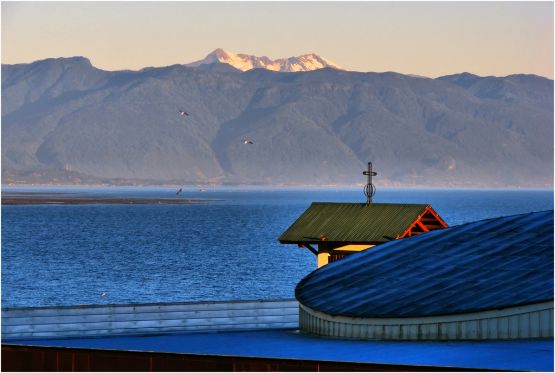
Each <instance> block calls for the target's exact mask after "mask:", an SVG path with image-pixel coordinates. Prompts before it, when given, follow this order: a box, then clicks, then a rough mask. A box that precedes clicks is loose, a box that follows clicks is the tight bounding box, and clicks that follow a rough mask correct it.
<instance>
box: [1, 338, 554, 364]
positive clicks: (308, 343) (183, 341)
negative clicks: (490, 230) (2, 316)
mask: <svg viewBox="0 0 555 373" xmlns="http://www.w3.org/2000/svg"><path fill="white" fill-rule="evenodd" d="M10 343H14V344H25V345H35V346H56V347H77V348H95V349H117V350H134V351H153V352H174V353H190V354H209V355H229V356H247V357H266V358H288V359H308V360H327V361H346V362H363V363H380V364H406V365H424V366H439V367H464V368H478V369H500V370H502V369H505V370H535V371H553V352H554V349H553V340H552V339H550V340H519V341H496V342H489V341H488V342H473V341H465V342H385V341H349V340H337V339H329V338H320V337H314V336H309V335H304V334H299V333H298V332H294V331H257V332H229V333H206V334H185V335H172V336H145V337H112V338H96V339H63V340H39V341H17V342H10Z"/></svg>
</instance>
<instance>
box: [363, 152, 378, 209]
mask: <svg viewBox="0 0 555 373" xmlns="http://www.w3.org/2000/svg"><path fill="white" fill-rule="evenodd" d="M362 174H363V175H368V184H366V186H365V187H364V194H365V195H366V204H367V205H370V204H371V203H372V197H373V196H374V194H376V187H375V186H374V184H372V176H376V175H377V174H378V173H377V172H373V171H372V162H368V171H362Z"/></svg>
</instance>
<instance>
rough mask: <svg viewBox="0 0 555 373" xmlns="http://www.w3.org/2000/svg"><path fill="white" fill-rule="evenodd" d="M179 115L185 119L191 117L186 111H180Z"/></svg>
mask: <svg viewBox="0 0 555 373" xmlns="http://www.w3.org/2000/svg"><path fill="white" fill-rule="evenodd" d="M179 115H181V116H182V117H184V116H189V113H187V112H186V111H183V110H179Z"/></svg>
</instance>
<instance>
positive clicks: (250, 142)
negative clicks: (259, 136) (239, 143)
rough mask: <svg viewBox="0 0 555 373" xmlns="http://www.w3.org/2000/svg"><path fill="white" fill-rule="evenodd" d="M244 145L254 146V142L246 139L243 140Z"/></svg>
mask: <svg viewBox="0 0 555 373" xmlns="http://www.w3.org/2000/svg"><path fill="white" fill-rule="evenodd" d="M243 144H245V145H247V144H250V145H253V144H254V142H253V141H252V140H248V139H244V140H243Z"/></svg>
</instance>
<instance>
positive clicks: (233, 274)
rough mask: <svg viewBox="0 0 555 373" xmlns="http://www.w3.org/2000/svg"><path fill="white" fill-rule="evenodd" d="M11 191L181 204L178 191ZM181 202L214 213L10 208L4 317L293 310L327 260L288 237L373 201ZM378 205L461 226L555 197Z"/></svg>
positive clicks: (462, 195)
mask: <svg viewBox="0 0 555 373" xmlns="http://www.w3.org/2000/svg"><path fill="white" fill-rule="evenodd" d="M2 190H3V191H38V192H52V191H57V192H69V193H76V194H79V195H97V196H124V197H167V198H173V197H175V189H171V188H116V187H114V188H76V187H71V188H69V187H67V188H64V187H59V188H54V187H49V188H38V187H33V188H31V187H25V188H23V187H19V188H3V189H2ZM182 196H183V197H184V198H201V199H208V200H210V201H209V202H208V203H206V204H199V205H25V206H2V307H21V306H53V305H79V304H109V303H112V304H113V303H145V302H176V301H193V300H194V301H199V300H232V299H276V298H292V297H293V294H294V288H295V284H296V283H297V282H299V280H300V279H301V278H302V277H304V276H305V275H307V274H308V273H309V272H310V271H312V270H314V269H315V268H316V260H315V257H314V255H312V254H311V253H310V252H309V251H307V250H306V249H300V248H297V247H296V246H295V245H281V244H279V243H278V241H277V237H278V236H279V235H280V234H281V233H282V232H283V231H284V230H285V229H286V228H287V227H288V226H289V225H290V224H291V223H292V222H293V221H294V220H295V219H296V218H297V217H298V216H299V215H300V214H301V213H302V212H303V211H304V210H305V209H306V208H307V207H308V206H309V205H310V203H311V202H313V201H319V202H364V201H365V197H364V195H363V194H362V192H361V190H360V189H359V188H357V189H331V188H319V189H310V190H306V189H269V188H244V189H241V188H221V187H218V188H214V189H208V190H207V191H199V190H198V189H184V191H183V193H182ZM374 202H399V203H429V204H431V205H432V206H433V207H434V209H435V210H436V211H437V212H438V213H439V214H440V215H441V216H442V217H443V218H444V220H445V221H446V222H447V223H448V224H449V225H457V224H461V223H465V222H470V221H474V220H478V219H484V218H490V217H496V216H502V215H510V214H518V213H524V212H530V211H540V210H548V209H553V191H552V190H439V189H426V190H424V189H383V188H382V189H379V190H378V193H377V195H376V196H375V197H374ZM103 292H106V293H107V295H105V296H104V297H102V296H101V294H102V293H103Z"/></svg>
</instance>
